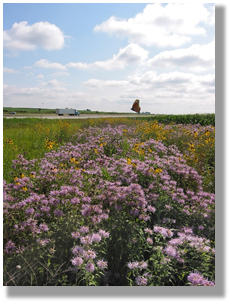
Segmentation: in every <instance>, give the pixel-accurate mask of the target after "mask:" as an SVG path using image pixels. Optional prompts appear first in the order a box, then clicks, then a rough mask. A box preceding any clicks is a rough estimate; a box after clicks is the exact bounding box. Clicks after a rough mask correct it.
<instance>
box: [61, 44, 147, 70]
mask: <svg viewBox="0 0 230 303" xmlns="http://www.w3.org/2000/svg"><path fill="white" fill-rule="evenodd" d="M147 57H148V51H146V50H144V49H143V48H142V47H140V46H139V45H137V44H135V43H131V44H129V45H127V46H126V47H125V48H122V49H120V50H119V52H118V54H116V55H114V56H113V58H112V59H108V60H105V61H96V62H94V63H83V62H70V63H68V64H67V65H66V66H68V67H74V68H78V69H83V70H86V69H105V70H115V69H124V68H125V67H126V66H128V65H131V64H140V63H142V62H143V61H144V60H145V59H146V58H147Z"/></svg>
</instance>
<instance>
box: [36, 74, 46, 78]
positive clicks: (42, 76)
mask: <svg viewBox="0 0 230 303" xmlns="http://www.w3.org/2000/svg"><path fill="white" fill-rule="evenodd" d="M35 78H36V79H43V78H44V75H42V74H39V75H37V76H36V77H35Z"/></svg>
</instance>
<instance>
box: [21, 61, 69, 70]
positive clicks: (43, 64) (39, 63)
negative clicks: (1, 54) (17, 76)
mask: <svg viewBox="0 0 230 303" xmlns="http://www.w3.org/2000/svg"><path fill="white" fill-rule="evenodd" d="M33 66H35V67H41V68H48V69H60V70H66V67H65V66H64V65H62V64H60V63H57V62H50V61H48V60H46V59H41V60H39V61H37V62H35V63H34V65H33ZM27 68H28V67H27Z"/></svg>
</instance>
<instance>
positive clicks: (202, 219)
mask: <svg viewBox="0 0 230 303" xmlns="http://www.w3.org/2000/svg"><path fill="white" fill-rule="evenodd" d="M200 116H201V117H200V118H199V119H200V120H199V119H198V118H197V116H196V115H194V117H193V118H191V116H189V117H188V116H186V117H183V116H181V117H179V116H178V119H174V120H173V121H172V120H170V119H169V118H167V121H166V120H164V123H163V121H162V119H166V117H165V116H164V117H163V116H159V117H158V118H159V119H155V117H152V116H151V117H149V119H144V118H141V117H140V118H139V117H138V118H100V119H82V120H80V119H79V120H76V119H68V121H67V120H48V119H34V118H31V119H30V118H26V119H3V133H4V134H3V144H4V146H3V179H4V184H3V187H4V190H3V191H4V204H3V208H4V264H3V272H4V285H61V286H64V285H68V286H71V285H72V286H73V285H87V286H91V285H92V286H97V285H100V286H106V285H109V286H111V285H115V286H118V285H127V286H134V285H138V286H142V285H148V286H163V285H165V286H186V285H190V286H197V285H198V286H214V285H215V282H214V281H215V116H213V115H203V116H202V115H200ZM152 118H153V119H152ZM174 118H175V117H174ZM213 119H214V120H213ZM201 121H202V122H201ZM193 122H194V123H193Z"/></svg>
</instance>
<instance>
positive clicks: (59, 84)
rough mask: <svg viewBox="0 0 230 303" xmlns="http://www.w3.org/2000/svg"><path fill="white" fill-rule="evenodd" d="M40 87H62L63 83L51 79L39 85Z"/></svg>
mask: <svg viewBox="0 0 230 303" xmlns="http://www.w3.org/2000/svg"><path fill="white" fill-rule="evenodd" d="M40 85H43V86H50V87H61V86H64V85H65V83H63V82H61V81H57V80H56V79H52V80H50V81H49V82H42V83H40Z"/></svg>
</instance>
